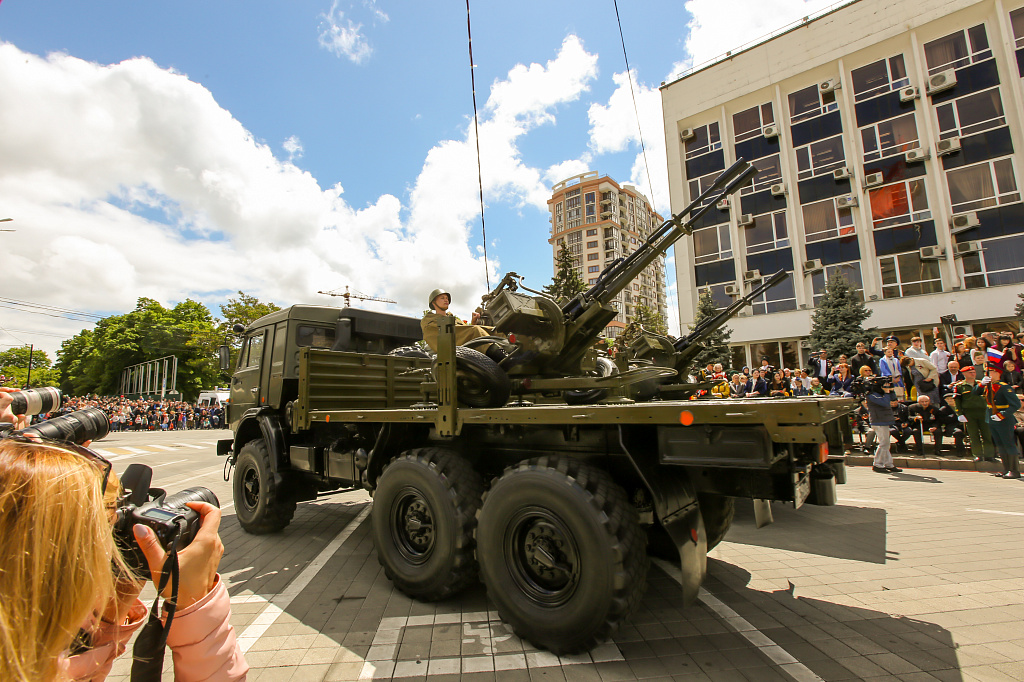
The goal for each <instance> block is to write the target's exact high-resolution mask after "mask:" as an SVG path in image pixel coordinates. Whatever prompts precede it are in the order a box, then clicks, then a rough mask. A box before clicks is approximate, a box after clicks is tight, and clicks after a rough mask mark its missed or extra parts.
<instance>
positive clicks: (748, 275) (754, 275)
mask: <svg viewBox="0 0 1024 682" xmlns="http://www.w3.org/2000/svg"><path fill="white" fill-rule="evenodd" d="M755 279H761V271H760V270H744V272H743V281H744V282H750V281H751V280H755Z"/></svg>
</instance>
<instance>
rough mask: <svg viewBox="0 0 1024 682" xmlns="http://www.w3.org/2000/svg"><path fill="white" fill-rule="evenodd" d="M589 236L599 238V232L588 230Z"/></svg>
mask: <svg viewBox="0 0 1024 682" xmlns="http://www.w3.org/2000/svg"><path fill="white" fill-rule="evenodd" d="M587 236H588V237H596V236H597V230H587Z"/></svg>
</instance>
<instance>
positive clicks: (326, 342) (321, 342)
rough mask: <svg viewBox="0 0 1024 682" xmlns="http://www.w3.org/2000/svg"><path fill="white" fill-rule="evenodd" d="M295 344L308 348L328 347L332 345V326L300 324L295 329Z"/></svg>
mask: <svg viewBox="0 0 1024 682" xmlns="http://www.w3.org/2000/svg"><path fill="white" fill-rule="evenodd" d="M295 345H297V346H299V347H300V348H301V347H304V346H309V347H310V348H328V349H330V347H331V346H333V345H334V329H333V328H332V327H311V326H309V325H305V324H300V325H299V327H298V329H296V330H295Z"/></svg>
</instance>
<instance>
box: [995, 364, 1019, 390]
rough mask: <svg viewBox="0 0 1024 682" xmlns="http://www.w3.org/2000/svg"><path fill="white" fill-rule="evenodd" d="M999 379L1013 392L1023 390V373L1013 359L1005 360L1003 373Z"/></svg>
mask: <svg viewBox="0 0 1024 682" xmlns="http://www.w3.org/2000/svg"><path fill="white" fill-rule="evenodd" d="M999 380H1000V381H1002V382H1003V383H1005V384H1007V385H1009V386H1010V388H1011V389H1013V391H1014V392H1015V393H1020V392H1022V391H1024V374H1022V373H1021V371H1020V370H1019V369H1017V363H1015V362H1014V361H1013V360H1007V361H1006V362H1004V363H1003V375H1002V376H1001V377H1000V378H999Z"/></svg>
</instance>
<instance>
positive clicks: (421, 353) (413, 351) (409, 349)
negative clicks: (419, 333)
mask: <svg viewBox="0 0 1024 682" xmlns="http://www.w3.org/2000/svg"><path fill="white" fill-rule="evenodd" d="M388 355H394V356H397V357H400V358H429V357H430V353H428V352H427V351H425V350H423V349H422V348H420V347H419V346H399V347H398V348H395V349H394V350H392V351H389V352H388Z"/></svg>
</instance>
